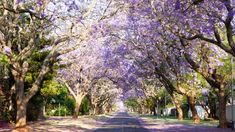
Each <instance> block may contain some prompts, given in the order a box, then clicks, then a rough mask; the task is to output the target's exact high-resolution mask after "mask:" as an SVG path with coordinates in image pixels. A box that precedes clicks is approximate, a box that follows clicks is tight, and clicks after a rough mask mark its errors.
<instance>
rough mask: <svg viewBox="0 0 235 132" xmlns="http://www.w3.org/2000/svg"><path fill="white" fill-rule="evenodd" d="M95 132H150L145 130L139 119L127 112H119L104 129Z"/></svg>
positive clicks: (106, 123)
mask: <svg viewBox="0 0 235 132" xmlns="http://www.w3.org/2000/svg"><path fill="white" fill-rule="evenodd" d="M93 132H150V131H149V130H148V129H146V128H144V127H143V126H142V124H141V123H140V121H139V119H138V118H135V117H132V116H130V115H129V114H128V113H126V112H119V113H117V114H116V115H115V116H114V117H113V118H111V119H109V120H107V121H106V122H105V124H104V125H103V126H102V128H98V129H96V130H94V131H93Z"/></svg>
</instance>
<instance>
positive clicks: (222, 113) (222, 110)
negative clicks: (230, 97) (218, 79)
mask: <svg viewBox="0 0 235 132" xmlns="http://www.w3.org/2000/svg"><path fill="white" fill-rule="evenodd" d="M218 94H219V127H220V128H227V119H226V96H225V88H224V86H223V85H222V86H221V88H220V89H219V93H218Z"/></svg>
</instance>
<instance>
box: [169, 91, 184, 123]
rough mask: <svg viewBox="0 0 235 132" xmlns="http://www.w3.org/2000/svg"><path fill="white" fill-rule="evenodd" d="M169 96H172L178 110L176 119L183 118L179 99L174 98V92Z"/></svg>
mask: <svg viewBox="0 0 235 132" xmlns="http://www.w3.org/2000/svg"><path fill="white" fill-rule="evenodd" d="M171 96H172V100H173V102H174V104H175V108H176V110H177V112H178V120H183V117H184V116H183V110H182V108H181V105H180V102H179V100H177V99H176V96H175V95H174V94H172V95H171Z"/></svg>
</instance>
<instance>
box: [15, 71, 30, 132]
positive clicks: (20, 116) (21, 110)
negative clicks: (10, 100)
mask: <svg viewBox="0 0 235 132" xmlns="http://www.w3.org/2000/svg"><path fill="white" fill-rule="evenodd" d="M15 79H16V107H17V111H16V127H24V126H26V111H27V103H28V102H27V100H25V99H24V78H23V77H22V76H21V75H18V76H16V77H15Z"/></svg>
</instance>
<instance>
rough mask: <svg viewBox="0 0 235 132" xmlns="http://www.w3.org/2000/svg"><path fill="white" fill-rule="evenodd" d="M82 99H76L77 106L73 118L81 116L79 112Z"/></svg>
mask: <svg viewBox="0 0 235 132" xmlns="http://www.w3.org/2000/svg"><path fill="white" fill-rule="evenodd" d="M82 99H83V98H82V97H79V98H77V99H76V105H75V109H74V113H73V118H78V116H79V110H80V106H81V103H82Z"/></svg>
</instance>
